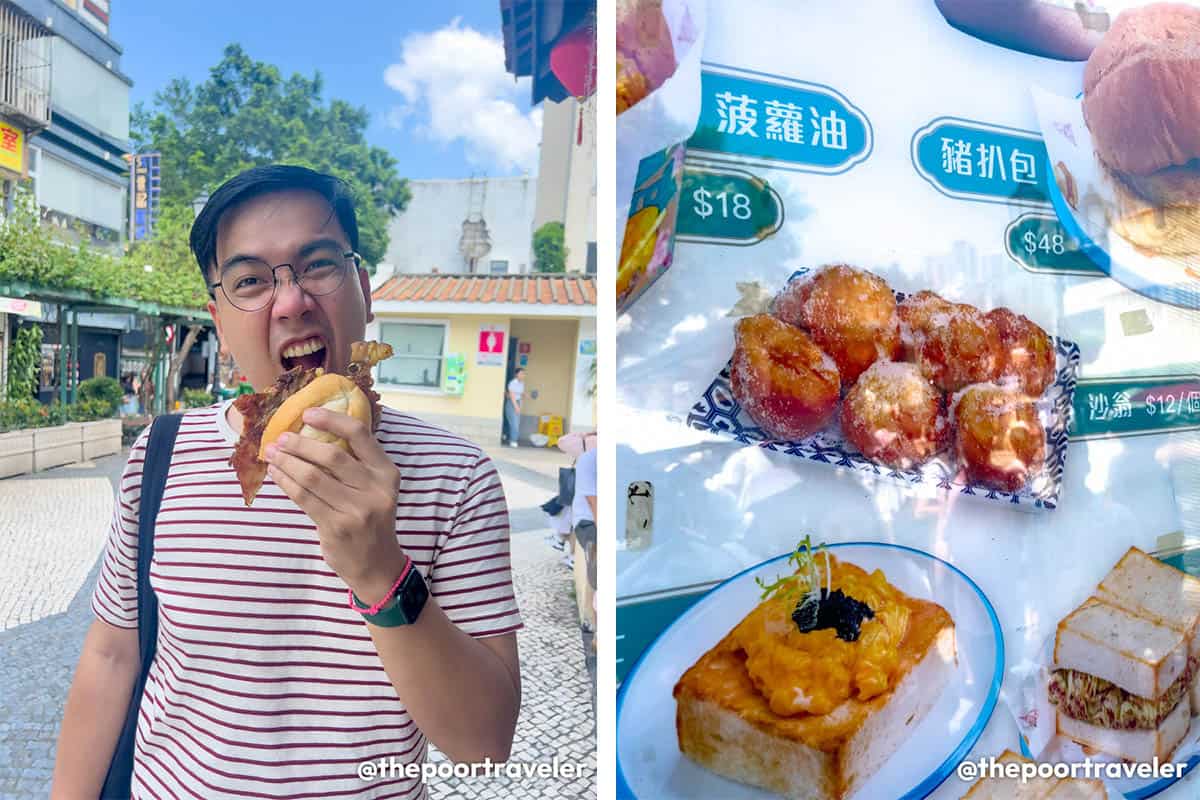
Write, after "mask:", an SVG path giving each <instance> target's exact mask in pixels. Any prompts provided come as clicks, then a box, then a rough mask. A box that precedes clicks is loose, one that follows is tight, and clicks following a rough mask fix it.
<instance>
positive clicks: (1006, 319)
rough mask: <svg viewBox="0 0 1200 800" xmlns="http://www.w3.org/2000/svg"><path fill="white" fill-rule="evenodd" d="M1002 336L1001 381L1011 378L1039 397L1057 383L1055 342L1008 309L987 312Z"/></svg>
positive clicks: (1022, 388)
mask: <svg viewBox="0 0 1200 800" xmlns="http://www.w3.org/2000/svg"><path fill="white" fill-rule="evenodd" d="M987 316H988V319H989V320H991V322H992V324H993V325H994V326H995V328H996V332H997V335H998V336H999V337H1000V370H999V377H1000V382H1005V381H1006V379H1012V380H1014V381H1015V382H1016V385H1017V386H1018V387H1019V388H1020V389H1021V391H1023V392H1025V393H1026V394H1028V395H1030V396H1031V397H1040V396H1041V395H1042V392H1044V391H1046V387H1047V386H1049V385H1050V384H1051V383H1053V382H1054V374H1055V354H1054V342H1053V341H1052V340H1051V339H1050V335H1049V334H1047V333H1046V332H1045V331H1044V330H1042V329H1041V328H1039V327H1038V326H1037V325H1035V324H1034V323H1033V322H1031V321H1030V320H1029V319H1028V318H1026V317H1023V316H1021V315H1020V314H1015V313H1013V312H1012V311H1010V310H1009V309H1007V308H997V309H993V310H992V311H989V312H988V315H987Z"/></svg>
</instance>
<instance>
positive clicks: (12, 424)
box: [0, 397, 46, 431]
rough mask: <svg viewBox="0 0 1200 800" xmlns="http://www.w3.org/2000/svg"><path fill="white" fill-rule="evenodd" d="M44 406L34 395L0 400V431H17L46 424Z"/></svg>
mask: <svg viewBox="0 0 1200 800" xmlns="http://www.w3.org/2000/svg"><path fill="white" fill-rule="evenodd" d="M42 408H43V406H42V404H41V403H39V402H38V401H37V400H35V399H34V398H32V397H26V398H22V399H20V400H8V401H5V402H0V431H17V430H21V429H22V428H39V427H41V426H43V425H45V424H46V423H45V422H44V421H43V420H44V417H43V415H42Z"/></svg>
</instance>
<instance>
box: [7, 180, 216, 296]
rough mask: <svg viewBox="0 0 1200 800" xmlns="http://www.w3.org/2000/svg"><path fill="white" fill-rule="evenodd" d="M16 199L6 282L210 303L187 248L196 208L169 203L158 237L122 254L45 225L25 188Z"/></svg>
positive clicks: (9, 222)
mask: <svg viewBox="0 0 1200 800" xmlns="http://www.w3.org/2000/svg"><path fill="white" fill-rule="evenodd" d="M13 205H14V209H13V213H11V214H9V215H8V216H7V217H6V218H4V219H3V221H2V222H0V284H2V283H9V282H17V283H28V284H32V285H34V286H38V287H42V288H46V289H68V290H71V289H73V290H77V291H82V292H86V293H88V294H90V295H93V296H98V297H122V298H127V299H133V300H142V301H145V302H150V303H158V304H159V305H165V306H178V307H180V308H203V307H204V305H205V301H206V300H207V293H206V290H205V288H204V284H203V282H202V281H201V280H200V272H199V270H197V269H196V267H195V266H194V263H195V262H194V260H193V259H192V258H191V256H190V254H188V250H187V234H188V230H189V229H190V226H191V211H190V209H183V208H179V207H178V206H166V207H164V208H163V209H162V216H161V218H160V219H159V225H158V227H157V228H156V229H155V232H154V238H152V239H151V240H150V241H148V242H144V243H139V244H137V245H135V246H134V247H133V248H132V249H131V250H130V251H129V252H128V253H127V254H125V255H124V256H119V255H112V254H109V253H106V252H103V251H100V250H97V249H95V248H93V247H90V246H88V245H87V244H83V243H80V244H71V243H69V242H68V241H67V240H66V239H65V238H64V237H63V235H62V234H61V233H60V232H59V231H58V230H57V229H56V228H53V227H47V226H44V225H42V224H41V223H40V216H39V214H38V210H37V207H36V204H35V202H34V199H33V196H32V195H31V194H30V193H29V192H28V191H27V190H25V189H20V190H18V191H17V193H16V197H15V199H14V203H13ZM147 265H149V266H150V267H151V269H149V270H147V269H146V266H147Z"/></svg>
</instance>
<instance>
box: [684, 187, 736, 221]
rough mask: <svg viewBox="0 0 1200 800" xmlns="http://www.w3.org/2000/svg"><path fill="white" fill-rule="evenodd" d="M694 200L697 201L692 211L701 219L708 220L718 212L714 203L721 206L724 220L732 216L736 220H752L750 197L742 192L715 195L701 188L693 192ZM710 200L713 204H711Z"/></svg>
mask: <svg viewBox="0 0 1200 800" xmlns="http://www.w3.org/2000/svg"><path fill="white" fill-rule="evenodd" d="M692 199H693V200H694V201H695V206H694V207H693V208H692V210H693V211H694V212H695V214H696V216H698V217H700V218H701V219H708V218H709V217H710V216H712V214H713V212H714V211H715V210H717V209H715V207H714V203H715V204H716V205H719V206H720V209H719V210H720V214H721V218H722V219H728V218H729V217H730V216H731V215H732V216H733V218H734V219H750V195H747V194H742V193H741V192H738V193H736V194H732V195H731V194H730V193H729V192H720V193H719V194H716V195H714V194H713V193H712V192H710V191H709V190H708V189H705V188H704V187H703V186H701V187H700V188H699V189H697V190H696V191H694V192H692ZM710 200H712V201H713V202H711V203H710V202H709V201H710Z"/></svg>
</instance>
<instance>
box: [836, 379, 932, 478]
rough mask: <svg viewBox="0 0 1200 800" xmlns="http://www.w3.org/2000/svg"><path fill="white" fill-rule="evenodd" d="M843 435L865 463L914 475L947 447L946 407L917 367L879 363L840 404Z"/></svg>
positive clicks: (855, 385) (856, 384) (859, 380)
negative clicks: (919, 467)
mask: <svg viewBox="0 0 1200 800" xmlns="http://www.w3.org/2000/svg"><path fill="white" fill-rule="evenodd" d="M841 419H842V433H843V434H844V435H845V437H846V438H847V439H849V440H850V442H851V443H853V444H854V446H855V447H857V448H858V449H859V451H861V452H862V454H863V455H865V456H866V457H867V458H870V459H872V460H874V461H879V462H882V463H884V464H887V465H888V466H891V467H897V468H900V469H910V468H911V467H914V466H916V465H919V464H921V463H924V462H925V461H927V460H928V459H929V458H930V457H931V456H933V455H934V454H935V453H937V452H938V451H940V450H942V449H943V448H944V447H945V446H946V445H947V444H948V442H949V438H950V426H949V424H948V423H947V421H946V409H945V402H944V399H943V396H942V394H941V392H939V391H938V390H937V389H936V388H935V387H934V386H933V384H932V383H930V382H929V379H928V378H926V377H925V376H924V375H923V374H921V371H920V370H919V369H918V368H917V366H916V365H915V364H905V363H898V362H894V361H876V362H875V363H874V364H872V365H871V367H870V368H869V369H868V370H867V371H866V372H864V373H863V374H862V375H861V376H860V377H859V379H858V381H857V382H856V383H855V384H854V386H853V388H851V389H850V391H849V392H847V393H846V397H845V399H844V400H843V401H842V417H841Z"/></svg>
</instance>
